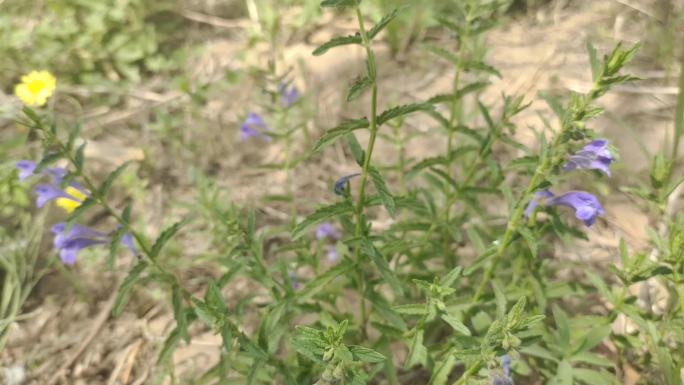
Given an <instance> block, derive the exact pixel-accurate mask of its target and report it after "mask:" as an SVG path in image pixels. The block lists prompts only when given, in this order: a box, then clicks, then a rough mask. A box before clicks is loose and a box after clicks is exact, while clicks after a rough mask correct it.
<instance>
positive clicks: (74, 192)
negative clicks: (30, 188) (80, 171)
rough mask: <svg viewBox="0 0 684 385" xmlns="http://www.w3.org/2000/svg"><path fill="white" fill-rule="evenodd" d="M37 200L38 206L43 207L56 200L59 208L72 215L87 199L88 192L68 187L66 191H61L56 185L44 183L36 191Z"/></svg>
mask: <svg viewBox="0 0 684 385" xmlns="http://www.w3.org/2000/svg"><path fill="white" fill-rule="evenodd" d="M34 191H35V193H36V195H37V199H36V206H38V207H39V208H40V207H43V206H45V204H46V203H47V202H49V201H51V200H56V201H55V203H56V204H57V206H59V207H61V208H62V209H64V210H65V211H66V212H67V213H72V212H73V211H74V210H76V208H77V207H78V206H80V205H81V204H82V203H83V201H84V200H85V199H86V197H87V195H86V192H85V191H83V190H81V189H79V188H77V187H74V186H67V188H66V189H64V190H61V189H59V188H58V187H55V186H54V185H51V184H47V183H42V184H39V185H38V186H36V188H35V189H34Z"/></svg>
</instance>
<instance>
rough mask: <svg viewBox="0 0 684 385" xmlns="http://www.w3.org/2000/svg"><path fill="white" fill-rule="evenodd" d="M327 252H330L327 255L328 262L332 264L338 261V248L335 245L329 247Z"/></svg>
mask: <svg viewBox="0 0 684 385" xmlns="http://www.w3.org/2000/svg"><path fill="white" fill-rule="evenodd" d="M327 250H328V252H327V253H326V257H327V258H328V261H330V262H335V261H337V258H338V255H337V247H335V246H334V245H328V247H327Z"/></svg>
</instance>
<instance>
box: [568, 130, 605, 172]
mask: <svg viewBox="0 0 684 385" xmlns="http://www.w3.org/2000/svg"><path fill="white" fill-rule="evenodd" d="M614 160H615V159H614V157H613V154H612V153H611V151H610V146H609V145H608V141H607V140H606V139H596V140H594V141H592V142H591V143H589V144H587V145H586V146H584V147H582V149H581V150H579V151H577V152H576V153H575V154H573V155H571V156H570V158H569V159H568V161H567V162H566V163H565V165H564V166H563V169H564V170H565V171H572V170H599V171H601V172H603V173H604V174H606V175H607V176H611V173H610V164H611V163H613V161H614Z"/></svg>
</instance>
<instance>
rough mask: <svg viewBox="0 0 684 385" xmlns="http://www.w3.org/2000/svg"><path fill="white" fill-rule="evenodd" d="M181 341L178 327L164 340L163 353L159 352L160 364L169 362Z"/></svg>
mask: <svg viewBox="0 0 684 385" xmlns="http://www.w3.org/2000/svg"><path fill="white" fill-rule="evenodd" d="M180 340H181V332H180V330H179V329H178V327H176V328H175V329H173V331H172V332H171V333H170V334H169V336H168V337H166V340H164V345H162V348H161V351H160V352H159V358H158V359H157V363H158V364H162V363H165V362H167V361H168V360H169V359H170V358H171V354H173V351H174V350H176V347H177V346H178V343H179V342H180Z"/></svg>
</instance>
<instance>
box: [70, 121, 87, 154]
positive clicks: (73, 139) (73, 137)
mask: <svg viewBox="0 0 684 385" xmlns="http://www.w3.org/2000/svg"><path fill="white" fill-rule="evenodd" d="M82 129H83V124H81V122H78V123H76V124H75V125H74V128H73V129H72V130H71V131H69V138H68V139H67V142H66V148H67V151H72V149H73V148H74V144H75V143H76V139H78V136H79V135H81V130H82Z"/></svg>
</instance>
